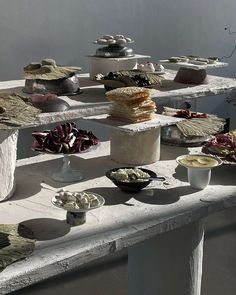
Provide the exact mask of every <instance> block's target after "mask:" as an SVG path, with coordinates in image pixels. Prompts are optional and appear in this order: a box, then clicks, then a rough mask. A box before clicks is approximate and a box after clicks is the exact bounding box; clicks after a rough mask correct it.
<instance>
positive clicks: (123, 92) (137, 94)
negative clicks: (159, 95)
mask: <svg viewBox="0 0 236 295" xmlns="http://www.w3.org/2000/svg"><path fill="white" fill-rule="evenodd" d="M106 96H107V98H108V99H111V100H123V99H126V100H132V99H137V98H143V97H146V98H148V97H149V96H150V90H149V89H147V88H144V87H135V86H134V87H121V88H116V89H113V90H110V91H108V92H106Z"/></svg>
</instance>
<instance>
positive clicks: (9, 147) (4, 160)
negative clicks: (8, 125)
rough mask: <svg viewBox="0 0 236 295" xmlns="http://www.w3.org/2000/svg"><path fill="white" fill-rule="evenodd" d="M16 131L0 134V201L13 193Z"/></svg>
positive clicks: (5, 131)
mask: <svg viewBox="0 0 236 295" xmlns="http://www.w3.org/2000/svg"><path fill="white" fill-rule="evenodd" d="M17 139H18V130H4V131H2V130H1V132H0V182H1V184H0V201H3V200H7V199H9V198H10V197H11V196H12V195H13V193H14V191H15V168H16V154H17V152H16V150H17Z"/></svg>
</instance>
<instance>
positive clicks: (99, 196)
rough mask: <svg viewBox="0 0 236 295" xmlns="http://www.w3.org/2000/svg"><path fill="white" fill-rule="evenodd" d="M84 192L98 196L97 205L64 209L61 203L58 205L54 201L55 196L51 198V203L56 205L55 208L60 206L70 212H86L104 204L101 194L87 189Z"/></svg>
mask: <svg viewBox="0 0 236 295" xmlns="http://www.w3.org/2000/svg"><path fill="white" fill-rule="evenodd" d="M84 192H86V193H90V194H93V195H94V196H95V197H97V198H98V201H99V205H97V206H94V207H91V208H88V209H66V208H64V207H62V206H61V205H58V204H57V203H56V197H55V196H54V197H53V198H52V200H51V201H52V204H53V205H54V206H56V207H57V208H60V209H63V210H66V211H70V212H80V213H82V212H88V211H90V210H93V209H97V208H100V207H102V206H103V205H104V204H105V199H104V198H103V197H102V196H101V195H98V194H96V193H93V192H89V191H84Z"/></svg>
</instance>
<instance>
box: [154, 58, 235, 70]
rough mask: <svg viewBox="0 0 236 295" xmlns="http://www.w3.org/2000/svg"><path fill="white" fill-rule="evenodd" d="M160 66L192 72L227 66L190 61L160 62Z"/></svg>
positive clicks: (225, 64) (217, 63) (221, 63)
mask: <svg viewBox="0 0 236 295" xmlns="http://www.w3.org/2000/svg"><path fill="white" fill-rule="evenodd" d="M159 62H160V64H164V65H166V66H170V67H172V68H180V67H182V68H190V69H194V70H200V69H212V68H221V67H226V66H228V65H229V64H228V63H225V62H216V63H214V64H198V65H197V64H193V63H191V61H189V62H170V61H169V60H168V59H165V60H160V61H159Z"/></svg>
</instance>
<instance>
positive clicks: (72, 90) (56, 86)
mask: <svg viewBox="0 0 236 295" xmlns="http://www.w3.org/2000/svg"><path fill="white" fill-rule="evenodd" d="M22 90H23V91H24V92H25V93H30V94H32V93H42V94H45V93H54V94H57V95H73V94H78V93H80V84H79V78H78V76H76V75H72V76H70V77H67V78H62V79H56V80H40V79H36V80H28V79H27V80H25V87H24V88H23V89H22Z"/></svg>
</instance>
